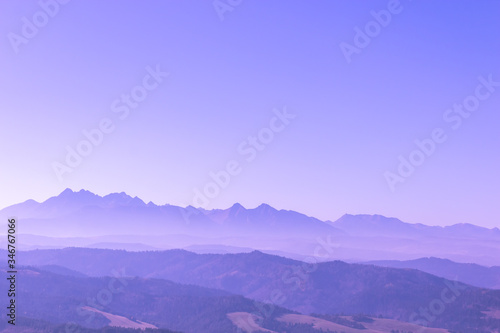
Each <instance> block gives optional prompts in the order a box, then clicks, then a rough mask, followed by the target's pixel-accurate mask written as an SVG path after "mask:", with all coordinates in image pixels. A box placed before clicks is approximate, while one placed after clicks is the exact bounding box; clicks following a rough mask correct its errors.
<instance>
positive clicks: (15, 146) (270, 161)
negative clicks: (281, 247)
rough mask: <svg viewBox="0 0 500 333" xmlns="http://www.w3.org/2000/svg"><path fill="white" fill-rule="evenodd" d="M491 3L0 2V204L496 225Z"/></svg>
mask: <svg viewBox="0 0 500 333" xmlns="http://www.w3.org/2000/svg"><path fill="white" fill-rule="evenodd" d="M499 11H500V2H498V1H488V0H485V1H481V2H478V1H472V0H470V1H451V0H447V1H439V2H436V1H430V0H427V1H424V0H422V1H411V0H401V1H399V2H398V1H394V0H391V1H326V0H318V1H314V2H311V1H307V0H293V1H247V0H216V1H210V0H208V1H194V0H188V1H186V0H175V1H174V0H171V1H153V0H152V1H137V0H135V1H131V0H124V1H106V2H103V1H97V0H88V1H82V0H71V1H62V0H61V1H60V2H56V1H55V0H41V1H2V2H0V36H1V39H0V94H1V98H0V110H1V120H2V121H1V123H0V126H1V131H0V142H1V144H0V155H1V156H2V166H1V171H2V172H1V173H0V187H1V188H2V191H1V193H0V208H3V207H6V206H9V205H12V204H15V203H18V202H22V201H25V200H27V199H35V200H37V201H43V200H46V199H47V198H49V197H51V196H55V195H57V194H59V193H60V192H62V191H63V190H64V189H65V188H71V189H73V190H79V189H86V190H89V191H92V192H94V193H96V194H99V195H106V194H109V193H113V192H122V191H124V192H126V193H127V194H129V195H131V196H138V197H140V198H142V199H143V200H144V201H145V202H148V201H152V202H154V203H156V204H159V205H160V204H172V205H179V206H187V205H194V206H199V207H204V208H227V207H230V206H231V205H233V204H234V203H236V202H239V203H241V204H242V205H243V206H245V207H247V208H253V207H256V206H258V205H260V204H261V203H267V204H270V205H271V206H273V207H275V208H277V209H289V210H295V211H299V212H302V213H304V214H307V215H310V216H314V217H317V218H320V219H322V220H336V219H337V218H339V217H340V216H342V215H343V214H345V213H349V214H381V215H385V216H390V217H397V218H399V219H401V220H403V221H405V222H410V223H425V224H429V225H451V224H455V223H473V224H477V225H482V226H486V227H490V228H491V227H496V226H499V219H498V217H499V216H500V205H499V204H498V203H499V202H500V177H498V170H500V157H499V153H498V152H499V148H500V131H499V130H498V128H499V125H500V113H499V112H498V111H499V106H500V83H499V82H500V66H499V60H498V59H500V57H499V54H500V52H499V51H500V43H499V42H500V35H499V34H498V31H500V21H499V20H498V14H499Z"/></svg>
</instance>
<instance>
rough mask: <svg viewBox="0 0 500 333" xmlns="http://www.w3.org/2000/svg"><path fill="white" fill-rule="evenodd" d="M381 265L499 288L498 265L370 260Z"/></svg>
mask: <svg viewBox="0 0 500 333" xmlns="http://www.w3.org/2000/svg"><path fill="white" fill-rule="evenodd" d="M365 264H373V265H376V266H383V267H394V268H413V269H418V270H420V271H423V272H427V273H430V274H433V275H437V276H441V277H444V278H446V279H450V280H458V281H461V282H464V283H467V284H470V285H473V286H476V287H481V288H490V289H500V267H498V266H494V267H484V266H480V265H476V264H462V263H456V262H453V261H451V260H447V259H439V258H433V257H432V258H420V259H415V260H408V261H398V260H385V261H371V262H365Z"/></svg>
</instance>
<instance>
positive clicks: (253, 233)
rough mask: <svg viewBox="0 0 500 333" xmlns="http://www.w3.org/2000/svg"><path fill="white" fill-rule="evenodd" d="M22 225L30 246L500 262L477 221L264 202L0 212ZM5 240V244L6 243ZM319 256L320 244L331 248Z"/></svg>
mask: <svg viewBox="0 0 500 333" xmlns="http://www.w3.org/2000/svg"><path fill="white" fill-rule="evenodd" d="M10 216H15V217H17V219H18V220H19V223H18V230H17V231H18V233H19V234H22V235H20V236H19V237H20V238H19V246H21V247H22V248H23V249H32V248H44V247H47V248H61V247H67V246H85V247H93V248H111V249H127V250H152V249H173V248H185V249H189V250H193V251H196V252H199V253H202V252H210V253H213V252H216V253H226V252H233V253H236V252H249V251H252V250H253V249H258V250H261V251H265V252H267V253H274V254H279V255H283V256H286V257H289V258H295V259H303V258H304V257H305V256H314V257H315V260H333V259H342V260H347V261H368V260H411V259H417V258H421V257H439V258H446V259H450V260H453V261H457V262H464V263H477V264H481V265H486V266H492V265H500V230H499V229H498V228H494V229H487V228H482V227H478V226H475V225H472V224H455V225H452V226H448V227H436V226H426V225H424V224H409V223H405V222H402V221H400V220H398V219H396V218H386V217H383V216H380V215H344V216H342V217H341V218H340V219H338V220H337V221H335V222H331V221H320V220H318V219H316V218H313V217H309V216H306V215H304V214H300V213H298V212H294V211H288V210H276V209H274V208H272V207H271V206H269V205H266V204H262V205H260V206H259V207H256V208H253V209H247V208H245V207H243V206H242V205H240V204H235V205H233V206H232V207H230V208H228V209H215V210H204V209H201V208H198V209H197V208H194V207H186V208H183V207H177V206H172V205H160V206H159V205H155V204H153V203H151V202H149V203H147V204H146V203H145V202H143V201H142V200H141V199H139V198H137V197H135V198H132V197H130V196H128V195H127V194H125V193H113V194H109V195H106V196H104V197H101V196H98V195H95V194H93V193H91V192H89V191H84V190H81V191H79V192H73V191H72V190H69V189H67V190H65V191H63V192H62V193H61V194H59V195H58V196H56V197H52V198H50V199H48V200H46V201H44V202H41V203H38V202H36V201H34V200H28V201H26V202H23V203H20V204H16V205H13V206H10V207H7V208H4V209H2V210H1V211H0V218H2V219H6V218H7V217H10ZM2 242H4V240H2ZM325 244H327V247H328V249H327V252H325V250H321V253H322V254H321V255H317V254H318V251H319V250H318V246H320V247H322V248H324V247H325Z"/></svg>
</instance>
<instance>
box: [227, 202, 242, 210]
mask: <svg viewBox="0 0 500 333" xmlns="http://www.w3.org/2000/svg"><path fill="white" fill-rule="evenodd" d="M230 209H231V210H236V209H237V210H240V209H245V207H243V205H242V204H240V203H238V202H237V203H235V204H234V205H232V206H231V208H230Z"/></svg>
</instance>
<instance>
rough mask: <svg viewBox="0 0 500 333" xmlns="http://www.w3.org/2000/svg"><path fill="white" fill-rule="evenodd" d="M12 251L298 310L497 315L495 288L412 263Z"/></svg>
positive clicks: (472, 318)
mask: <svg viewBox="0 0 500 333" xmlns="http://www.w3.org/2000/svg"><path fill="white" fill-rule="evenodd" d="M19 259H20V260H21V261H22V262H23V263H27V264H30V265H35V264H37V263H38V264H39V265H43V264H48V263H50V264H56V265H61V266H65V267H67V268H69V269H72V270H76V271H79V272H82V273H85V274H88V275H93V276H102V275H109V274H110V272H111V271H112V270H113V269H120V270H122V271H123V272H124V274H126V275H128V276H141V277H147V278H161V279H168V280H172V281H175V282H180V283H189V284H195V285H200V286H203V287H209V288H216V289H221V290H225V291H229V292H231V293H235V294H240V295H243V296H245V297H248V298H252V299H256V300H259V301H264V302H269V301H271V302H274V303H276V304H277V305H279V306H284V307H286V308H289V309H292V310H295V311H299V312H301V313H319V314H339V313H346V314H356V313H366V314H369V315H374V316H378V315H382V316H384V317H387V318H392V319H397V320H401V321H408V322H411V321H413V322H421V323H426V324H428V325H430V326H432V327H445V328H453V329H455V328H466V327H474V326H477V327H479V326H484V327H495V325H497V326H498V325H500V319H495V318H490V319H488V320H486V315H485V313H494V311H497V310H499V311H500V291H492V290H486V289H479V288H475V287H472V286H468V285H464V284H462V283H458V282H453V281H450V280H445V279H443V278H439V277H436V276H434V275H430V274H427V273H424V272H421V271H418V270H413V269H395V268H386V267H376V266H373V265H360V264H347V263H345V262H340V261H335V262H325V263H318V264H313V265H311V264H306V263H303V262H300V261H295V260H291V259H287V258H282V257H277V256H271V255H267V254H264V253H261V252H256V251H255V252H252V253H244V254H225V255H215V254H207V255H199V254H194V253H190V252H187V251H182V250H172V251H162V252H125V251H110V250H94V249H92V250H91V249H76V248H73V249H64V250H43V251H42V250H41V251H30V252H24V253H20V254H19ZM443 295H444V296H443ZM436 299H437V300H440V301H439V302H441V303H443V305H444V304H445V311H444V310H443V311H442V313H440V315H439V316H434V318H433V319H432V320H429V319H426V318H425V317H422V315H421V314H420V313H419V311H420V309H425V308H429V306H431V305H432V304H435V303H436V302H437V301H436ZM441 299H443V300H441ZM445 301H446V302H445ZM441 303H439V304H441ZM233 312H235V311H233ZM499 327H500V326H499ZM471 332H472V331H471Z"/></svg>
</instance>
